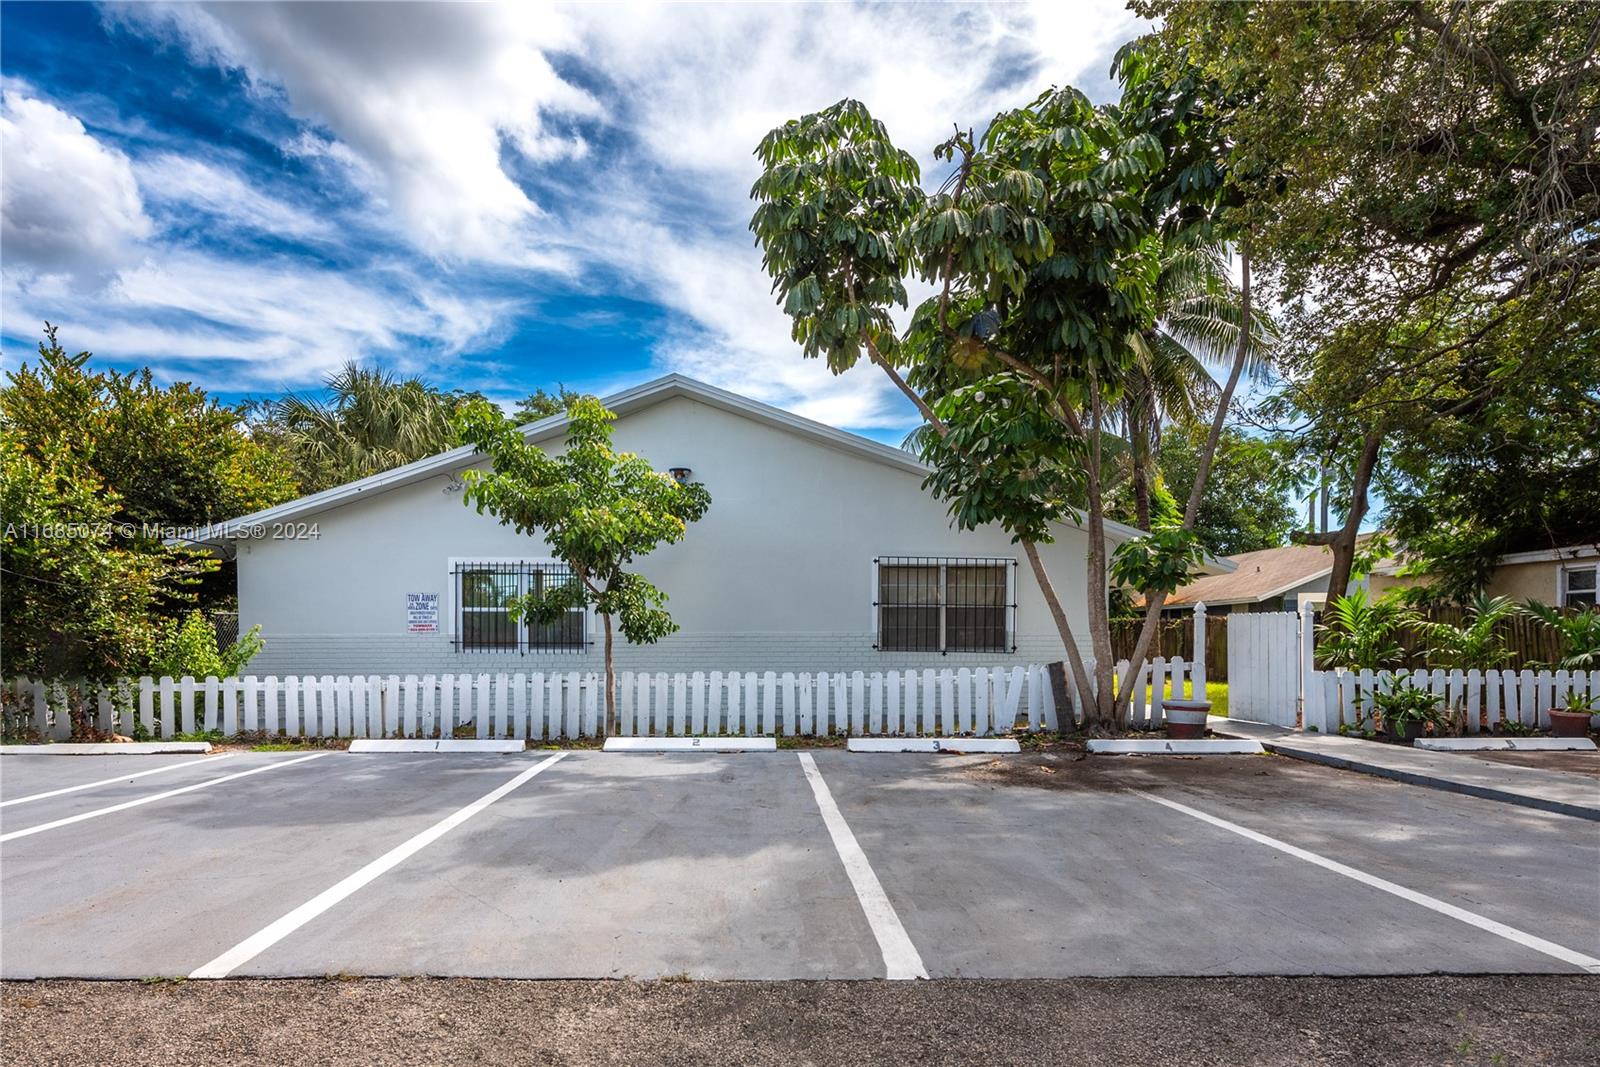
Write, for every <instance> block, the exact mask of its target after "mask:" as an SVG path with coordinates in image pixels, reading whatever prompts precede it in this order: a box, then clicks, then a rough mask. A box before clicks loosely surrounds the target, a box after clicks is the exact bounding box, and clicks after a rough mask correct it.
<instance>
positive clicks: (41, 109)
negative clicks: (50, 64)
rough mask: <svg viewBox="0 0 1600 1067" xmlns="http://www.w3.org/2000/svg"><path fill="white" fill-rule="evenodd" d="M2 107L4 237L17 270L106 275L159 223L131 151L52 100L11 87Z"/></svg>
mask: <svg viewBox="0 0 1600 1067" xmlns="http://www.w3.org/2000/svg"><path fill="white" fill-rule="evenodd" d="M4 105H5V106H4V109H3V110H0V160H3V166H0V218H3V226H0V243H3V244H4V250H5V261H6V264H7V265H8V266H9V267H12V268H14V269H15V268H19V267H21V268H32V269H35V270H38V271H43V272H65V273H80V272H81V273H84V274H88V275H94V274H99V273H102V272H105V271H108V270H112V269H115V268H116V267H118V266H120V265H122V264H124V263H127V262H129V261H131V260H134V259H136V258H137V256H138V249H137V244H138V242H139V241H140V240H142V239H143V238H145V237H147V236H149V234H150V232H151V229H152V226H151V222H150V219H149V217H148V216H147V215H146V214H145V211H144V203H143V201H142V200H141V199H140V197H139V186H138V183H137V182H136V181H135V180H134V175H133V168H132V166H131V165H130V164H129V162H128V157H127V156H125V155H123V154H122V153H121V152H119V151H117V149H115V148H112V147H110V146H107V145H105V144H102V143H101V142H99V141H98V140H96V139H95V138H94V137H93V136H92V135H91V134H90V133H89V132H88V131H87V130H85V129H84V126H83V123H82V122H79V121H78V120H77V119H76V118H75V117H73V116H72V115H69V114H67V113H66V112H65V111H62V110H61V109H60V108H58V107H56V106H55V105H53V104H49V103H46V102H45V101H43V100H39V99H37V98H35V97H33V96H28V95H24V94H23V93H22V92H20V91H18V90H17V89H14V88H10V87H8V88H7V89H6V91H5V94H4Z"/></svg>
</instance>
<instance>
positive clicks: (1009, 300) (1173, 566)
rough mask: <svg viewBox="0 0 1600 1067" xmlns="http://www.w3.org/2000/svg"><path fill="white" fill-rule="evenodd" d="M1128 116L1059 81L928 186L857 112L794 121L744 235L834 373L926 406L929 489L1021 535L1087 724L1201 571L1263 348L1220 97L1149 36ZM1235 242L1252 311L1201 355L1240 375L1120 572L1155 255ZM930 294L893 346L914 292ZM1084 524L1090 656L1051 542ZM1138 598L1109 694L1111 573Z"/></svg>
mask: <svg viewBox="0 0 1600 1067" xmlns="http://www.w3.org/2000/svg"><path fill="white" fill-rule="evenodd" d="M1118 73H1119V75H1120V77H1121V79H1122V83H1123V98H1122V102H1121V103H1120V104H1119V105H1117V106H1115V107H1095V106H1094V105H1093V104H1091V103H1090V102H1089V100H1088V99H1087V98H1086V97H1084V95H1083V94H1082V93H1080V92H1078V91H1077V90H1075V89H1071V88H1062V89H1052V90H1050V91H1048V92H1046V93H1044V94H1042V95H1040V96H1039V97H1037V98H1036V99H1034V100H1033V101H1032V102H1030V103H1028V104H1026V105H1025V106H1023V107H1020V108H1017V109H1015V110H1013V111H1008V112H1003V113H1001V114H1000V115H997V116H996V117H995V118H994V120H993V121H992V122H991V123H990V124H989V126H988V128H987V129H986V130H985V132H984V133H983V134H982V136H981V137H974V136H973V135H972V134H971V133H963V132H961V131H959V130H958V131H957V133H956V134H955V136H953V137H952V138H951V139H950V140H948V141H946V142H945V143H944V144H942V145H940V146H938V147H937V148H936V149H935V155H936V157H937V158H940V159H942V160H946V161H949V163H950V164H951V169H950V174H949V177H948V179H947V180H946V181H945V182H944V184H943V185H942V186H941V187H939V188H938V189H936V190H933V191H931V192H930V191H927V190H924V189H923V187H922V186H921V184H920V180H921V179H920V174H919V171H918V167H917V164H916V161H915V159H914V158H913V157H912V156H911V155H910V154H909V153H907V152H905V151H904V150H902V149H901V148H899V147H898V146H896V145H895V144H894V143H893V141H892V140H891V139H890V138H889V135H888V133H887V131H886V130H885V128H884V126H883V125H882V123H880V122H878V121H877V120H876V119H874V118H873V117H872V115H871V114H870V112H869V111H868V110H867V108H866V107H865V106H864V105H863V104H861V103H859V102H857V101H854V100H843V101H840V102H839V103H837V104H835V105H833V106H832V107H829V108H826V109H824V110H823V111H820V112H817V113H814V114H810V115H806V116H803V117H801V118H799V119H795V120H792V121H790V122H787V123H785V124H784V125H782V126H780V127H778V128H777V129H774V130H773V131H772V132H771V133H769V134H768V135H767V136H766V137H765V138H764V139H763V140H762V142H761V144H760V145H759V146H758V148H757V149H756V155H757V157H758V158H759V159H760V161H761V163H762V165H763V173H762V174H761V176H760V177H759V178H758V179H757V181H756V183H755V185H754V187H753V188H752V190H751V195H752V197H753V198H754V199H755V200H756V201H757V205H758V206H757V208H756V210H755V213H754V216H753V218H752V220H751V229H752V231H754V233H755V235H756V240H757V243H758V244H759V245H760V246H761V249H762V252H763V263H764V265H765V267H766V269H767V271H768V273H769V274H770V275H771V276H772V278H773V289H774V291H775V292H776V293H777V295H778V298H779V302H780V303H781V305H782V307H783V310H784V312H785V313H786V314H787V315H788V316H789V318H790V320H791V323H792V327H793V329H792V333H793V337H794V339H795V340H796V341H797V342H799V343H800V345H801V347H802V349H803V352H804V354H805V355H806V356H808V357H820V358H823V359H825V360H826V361H827V364H828V366H829V368H830V369H831V370H833V371H834V372H835V373H842V372H843V371H845V370H847V369H849V368H850V367H852V366H854V365H855V364H856V363H857V362H858V361H859V360H860V359H861V358H862V357H863V355H864V356H865V357H866V358H867V359H869V360H870V361H871V362H873V363H875V364H877V365H878V366H879V367H880V368H881V369H882V370H883V372H884V373H885V374H887V375H888V377H889V378H890V379H891V381H893V382H894V384H895V385H896V387H897V388H899V389H900V390H901V391H902V392H903V393H904V394H905V395H906V397H907V398H908V399H909V400H910V401H911V402H912V403H913V404H914V405H915V406H916V408H917V410H918V411H919V412H920V413H921V414H922V417H923V420H924V422H925V425H924V427H922V429H921V430H920V431H919V432H918V433H917V435H916V441H917V446H918V451H919V452H920V453H921V455H922V457H923V458H924V459H925V460H927V461H928V463H929V464H930V466H931V468H932V473H931V474H930V475H929V476H928V478H927V480H926V482H925V487H926V488H928V489H930V490H931V491H932V492H933V493H934V494H935V495H936V496H938V497H939V498H940V499H942V500H944V501H945V502H946V503H947V504H948V505H949V509H950V514H951V518H952V520H953V521H954V522H955V524H956V525H958V526H959V527H961V528H964V529H971V528H975V527H978V526H982V525H987V524H996V525H999V526H1000V527H1002V528H1003V529H1005V530H1006V531H1007V532H1009V533H1010V534H1011V535H1012V536H1013V538H1014V539H1015V540H1016V541H1017V542H1018V543H1019V544H1020V545H1021V547H1022V549H1023V552H1024V554H1025V555H1026V557H1027V559H1028V562H1029V565H1030V567H1031V569H1032V571H1033V573H1034V576H1035V578H1036V580H1037V581H1038V584H1039V586H1040V589H1041V591H1042V592H1043V595H1044V598H1045V601H1046V604H1047V605H1048V607H1049V609H1050V613H1051V615H1052V618H1053V620H1054V622H1055V624H1056V627H1057V629H1058V631H1059V633H1060V636H1061V640H1062V644H1063V646H1064V650H1065V653H1066V656H1067V658H1068V661H1069V663H1070V665H1071V673H1072V676H1073V679H1074V681H1075V683H1076V688H1077V691H1078V696H1079V701H1080V703H1081V706H1082V707H1084V708H1085V709H1086V725H1087V727H1088V728H1090V729H1091V730H1104V729H1115V728H1117V727H1118V726H1120V724H1121V723H1122V722H1123V721H1124V720H1125V716H1126V713H1127V709H1128V706H1129V702H1130V700H1131V697H1132V690H1133V685H1132V681H1133V677H1134V675H1133V672H1134V671H1136V670H1137V666H1138V664H1139V663H1140V662H1141V661H1142V660H1143V658H1144V655H1145V654H1146V651H1147V650H1148V648H1149V645H1150V641H1151V639H1152V637H1153V636H1154V633H1155V629H1156V624H1157V621H1158V619H1159V614H1160V610H1161V605H1162V603H1163V602H1164V600H1165V598H1166V596H1167V595H1168V594H1169V593H1170V592H1171V591H1172V590H1173V589H1175V588H1176V587H1177V586H1178V585H1181V584H1182V583H1183V581H1184V580H1185V579H1186V577H1187V576H1188V575H1189V574H1190V573H1191V572H1192V570H1193V568H1194V566H1195V565H1196V563H1197V562H1198V561H1199V560H1200V559H1201V558H1202V552H1201V550H1200V547H1199V543H1198V540H1197V539H1196V537H1195V535H1194V533H1193V527H1194V522H1195V516H1196V512H1197V510H1198V505H1199V500H1200V495H1201V493H1202V491H1203V489H1204V485H1205V482H1206V478H1207V476H1208V474H1209V468H1210V464H1211V458H1212V455H1213V454H1214V452H1215V449H1216V442H1217V439H1218V437H1219V435H1220V434H1221V431H1222V426H1223V422H1224V419H1225V416H1226V413H1227V410H1228V407H1229V403H1230V400H1231V398H1232V395H1233V392H1234V389H1235V386H1236V384H1237V382H1238V379H1239V377H1240V374H1241V372H1242V371H1243V369H1244V368H1245V367H1246V366H1247V365H1248V364H1249V363H1251V362H1252V361H1253V360H1255V359H1257V358H1259V353H1260V351H1261V349H1262V346H1263V344H1264V343H1266V341H1267V338H1264V337H1262V336H1261V331H1260V328H1259V324H1258V323H1256V322H1254V321H1253V319H1252V316H1251V312H1250V295H1249V293H1250V289H1249V286H1250V265H1249V258H1248V240H1247V238H1246V237H1245V236H1244V235H1243V234H1242V233H1241V232H1240V231H1239V229H1238V228H1237V227H1236V226H1235V225H1234V224H1233V218H1234V213H1233V210H1232V209H1234V208H1236V207H1237V206H1238V205H1237V204H1233V203H1230V198H1229V188H1230V187H1229V181H1228V174H1227V168H1228V165H1229V159H1228V156H1229V150H1228V146H1227V145H1226V143H1225V142H1224V140H1223V139H1222V138H1221V136H1220V134H1219V132H1218V120H1219V117H1220V116H1219V112H1220V111H1221V110H1223V109H1225V108H1226V106H1227V103H1226V101H1224V100H1222V99H1221V97H1220V95H1219V94H1218V93H1216V92H1215V91H1213V90H1214V87H1212V86H1210V85H1208V84H1207V83H1205V82H1204V81H1203V80H1202V78H1201V77H1200V75H1199V73H1198V72H1197V71H1195V70H1194V68H1193V67H1191V66H1190V65H1188V64H1187V62H1186V61H1185V60H1184V57H1182V56H1181V55H1173V54H1169V53H1163V52H1161V51H1160V50H1159V47H1158V45H1157V44H1156V43H1155V42H1153V41H1151V40H1148V39H1147V40H1144V41H1141V42H1138V43H1137V44H1136V45H1134V46H1130V47H1129V48H1127V49H1125V50H1124V52H1123V53H1122V54H1121V55H1120V56H1119V59H1118ZM1229 239H1239V243H1240V244H1242V246H1243V252H1244V258H1243V264H1242V272H1241V273H1242V285H1241V287H1240V290H1239V291H1238V292H1237V294H1236V296H1237V301H1236V302H1234V301H1225V302H1224V303H1226V304H1227V306H1226V307H1218V308H1217V309H1216V310H1217V313H1216V314H1213V315H1209V316H1207V322H1206V326H1205V328H1204V330H1203V331H1201V333H1200V335H1199V336H1198V337H1197V339H1196V340H1197V343H1198V345H1199V347H1200V348H1201V349H1202V351H1204V353H1205V354H1206V355H1207V356H1209V357H1210V359H1211V361H1213V362H1219V363H1222V364H1224V365H1225V366H1227V367H1228V375H1227V379H1226V382H1225V384H1224V385H1223V387H1222V388H1221V389H1220V390H1219V391H1218V394H1217V396H1216V407H1215V409H1214V410H1215V417H1214V419H1213V420H1212V423H1211V426H1210V429H1209V433H1208V435H1207V438H1206V440H1205V443H1204V446H1203V448H1202V450H1201V454H1200V457H1199V463H1198V468H1199V469H1198V473H1197V477H1196V479H1195V482H1194V485H1193V487H1192V491H1191V492H1190V493H1189V496H1188V503H1187V507H1186V508H1185V511H1184V515H1183V518H1182V521H1181V522H1180V523H1179V524H1177V525H1175V526H1172V527H1170V528H1167V529H1162V530H1158V531H1155V532H1154V533H1152V534H1151V535H1149V536H1147V537H1143V538H1140V539H1137V540H1135V541H1131V542H1128V543H1126V544H1125V545H1123V546H1122V548H1120V549H1119V550H1118V552H1117V556H1116V559H1115V560H1112V559H1111V558H1109V554H1108V551H1107V539H1106V525H1105V520H1106V500H1105V496H1106V490H1107V488H1108V485H1107V483H1106V472H1107V469H1108V460H1109V458H1110V453H1112V452H1113V451H1114V450H1116V449H1119V448H1120V447H1121V442H1120V440H1119V439H1118V437H1117V436H1116V433H1115V430H1116V424H1115V412H1116V410H1117V408H1118V405H1119V404H1120V403H1121V401H1122V399H1123V398H1124V396H1126V395H1127V393H1128V390H1129V389H1130V388H1132V387H1133V386H1134V384H1135V383H1136V380H1137V376H1138V374H1139V372H1140V361H1139V351H1140V348H1139V344H1138V340H1139V338H1140V337H1141V336H1147V335H1148V334H1149V332H1150V331H1151V330H1152V329H1153V328H1155V327H1156V326H1157V324H1158V323H1160V322H1162V321H1163V320H1164V319H1166V320H1168V323H1169V325H1170V320H1171V318H1172V316H1171V315H1164V314H1163V312H1164V310H1165V309H1164V307H1163V296H1162V286H1161V278H1162V272H1163V265H1164V264H1168V263H1170V262H1172V260H1173V257H1174V256H1175V255H1178V254H1180V253H1182V252H1183V251H1184V250H1186V249H1200V250H1208V251H1210V252H1212V253H1220V251H1221V249H1222V245H1223V242H1224V241H1225V240H1229ZM912 276H915V277H919V278H921V279H922V280H923V281H925V282H927V283H930V284H931V285H932V286H933V287H934V289H935V295H933V296H932V297H930V298H929V299H927V300H926V301H924V302H923V303H922V304H921V305H919V306H918V307H917V308H916V309H915V311H914V313H913V315H912V318H911V322H910V325H909V327H908V328H907V329H906V330H905V331H904V332H903V333H901V332H898V331H897V330H896V328H895V325H894V323H893V321H892V319H891V310H892V309H893V308H894V307H895V306H900V307H904V306H906V303H907V296H906V289H905V284H904V281H905V279H906V278H908V277H912ZM1072 520H1079V521H1081V523H1082V525H1083V527H1084V530H1085V532H1086V535H1087V542H1088V544H1087V552H1086V559H1085V565H1086V570H1087V578H1088V581H1087V588H1088V589H1090V590H1091V594H1090V596H1089V598H1088V628H1089V643H1090V646H1091V648H1092V649H1093V653H1094V663H1093V666H1092V667H1090V666H1088V665H1087V664H1086V663H1085V662H1084V660H1083V658H1082V656H1081V655H1080V653H1079V651H1078V644H1077V641H1076V639H1075V636H1074V634H1073V631H1072V626H1071V624H1070V621H1069V619H1068V617H1067V615H1066V612H1065V611H1064V610H1063V609H1062V606H1061V604H1060V601H1059V598H1058V597H1057V595H1056V593H1055V590H1054V585H1053V583H1052V581H1051V578H1050V575H1049V573H1048V571H1047V569H1046V567H1045V565H1044V562H1043V560H1042V559H1041V557H1040V553H1039V551H1038V548H1037V546H1038V544H1041V543H1048V542H1049V541H1051V540H1052V538H1053V533H1052V529H1053V526H1054V524H1055V523H1057V522H1062V521H1072ZM1112 579H1115V580H1116V581H1118V582H1119V583H1122V584H1126V585H1130V586H1132V587H1133V588H1136V589H1140V590H1143V591H1144V592H1145V594H1146V612H1145V619H1144V624H1143V626H1142V627H1141V632H1140V635H1139V639H1138V642H1137V644H1136V647H1135V650H1134V653H1133V656H1132V657H1131V660H1132V662H1131V663H1130V665H1129V668H1128V674H1127V675H1126V676H1124V677H1123V678H1121V679H1116V680H1113V677H1112V675H1113V655H1112V648H1111V631H1110V618H1109V611H1108V608H1107V604H1106V602H1105V599H1104V597H1102V596H1101V595H1098V594H1097V593H1096V592H1093V591H1096V590H1104V589H1106V588H1107V584H1108V581H1109V580H1112Z"/></svg>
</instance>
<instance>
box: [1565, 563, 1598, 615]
mask: <svg viewBox="0 0 1600 1067" xmlns="http://www.w3.org/2000/svg"><path fill="white" fill-rule="evenodd" d="M1577 571H1586V572H1588V573H1589V574H1590V575H1592V576H1593V577H1592V579H1591V585H1590V588H1589V589H1587V590H1584V592H1587V593H1589V594H1590V595H1591V596H1593V597H1594V603H1600V563H1567V564H1563V565H1562V567H1561V574H1560V578H1559V579H1558V581H1557V584H1556V606H1557V607H1560V608H1567V607H1571V606H1572V605H1570V604H1568V603H1567V595H1568V594H1569V593H1570V592H1571V591H1572V575H1573V573H1574V572H1577Z"/></svg>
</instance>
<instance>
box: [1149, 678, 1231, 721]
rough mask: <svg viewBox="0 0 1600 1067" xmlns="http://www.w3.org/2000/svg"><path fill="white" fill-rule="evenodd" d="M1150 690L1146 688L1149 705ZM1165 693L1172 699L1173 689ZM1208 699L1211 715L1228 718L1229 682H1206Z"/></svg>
mask: <svg viewBox="0 0 1600 1067" xmlns="http://www.w3.org/2000/svg"><path fill="white" fill-rule="evenodd" d="M1150 688H1151V687H1149V686H1147V687H1145V691H1144V697H1145V703H1146V704H1148V703H1149V702H1150V696H1151V693H1150ZM1165 692H1166V694H1167V695H1168V696H1169V697H1170V696H1171V694H1172V689H1171V687H1170V686H1168V687H1167V688H1166V690H1165ZM1206 699H1207V700H1209V701H1211V714H1213V715H1221V716H1223V717H1224V718H1226V717H1227V715H1228V683H1227V682H1213V681H1207V682H1206Z"/></svg>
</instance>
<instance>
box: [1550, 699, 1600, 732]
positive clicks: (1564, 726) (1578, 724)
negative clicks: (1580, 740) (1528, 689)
mask: <svg viewBox="0 0 1600 1067" xmlns="http://www.w3.org/2000/svg"><path fill="white" fill-rule="evenodd" d="M1594 715H1600V694H1597V695H1595V696H1592V697H1585V696H1584V695H1583V694H1582V693H1580V692H1578V691H1577V690H1576V689H1568V690H1567V695H1566V696H1565V697H1563V698H1562V700H1561V706H1560V707H1559V708H1551V709H1550V734H1551V736H1552V737H1588V736H1589V720H1590V718H1591V717H1592V716H1594Z"/></svg>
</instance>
